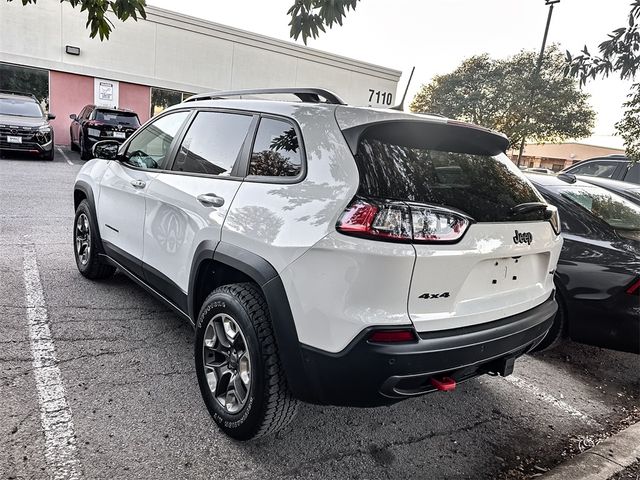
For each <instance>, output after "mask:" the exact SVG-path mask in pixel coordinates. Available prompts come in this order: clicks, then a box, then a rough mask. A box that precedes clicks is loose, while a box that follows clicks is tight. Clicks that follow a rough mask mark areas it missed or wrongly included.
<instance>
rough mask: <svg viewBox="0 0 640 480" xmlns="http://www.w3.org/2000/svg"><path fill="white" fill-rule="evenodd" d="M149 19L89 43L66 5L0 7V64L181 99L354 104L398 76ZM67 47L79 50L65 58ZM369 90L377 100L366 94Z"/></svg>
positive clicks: (219, 28)
mask: <svg viewBox="0 0 640 480" xmlns="http://www.w3.org/2000/svg"><path fill="white" fill-rule="evenodd" d="M146 11H147V20H140V21H138V22H135V21H132V20H129V21H126V22H124V23H123V22H120V21H118V20H115V19H114V20H113V23H114V25H115V28H114V31H113V32H112V34H111V36H110V38H109V40H108V41H104V42H101V41H100V40H99V39H91V38H89V32H88V31H87V28H86V26H85V23H86V13H85V12H80V9H79V8H76V9H73V8H71V6H70V5H69V4H68V2H62V3H60V1H59V0H38V3H37V4H36V5H26V6H23V5H22V2H21V1H15V2H6V1H0V25H1V28H0V62H5V63H10V64H16V65H24V66H31V67H39V68H44V69H47V70H54V71H59V72H65V73H72V74H78V75H86V76H90V77H97V78H104V79H108V80H117V81H122V82H128V83H132V84H139V85H148V86H153V87H161V88H165V89H172V90H178V91H185V92H193V93H199V92H203V91H212V90H227V89H241V88H258V87H262V88H268V87H324V88H328V89H330V90H334V91H335V93H337V94H338V95H339V96H340V97H342V98H343V99H344V100H345V101H346V102H347V103H350V104H352V105H362V106H365V105H372V106H381V107H382V106H388V105H386V104H385V105H383V104H382V103H375V102H376V100H378V99H381V98H383V97H382V93H385V94H387V95H385V96H384V98H385V99H388V98H389V94H391V95H392V96H393V99H392V101H393V102H394V103H395V101H396V98H395V97H396V88H397V85H398V80H399V78H400V74H401V72H399V71H397V70H393V69H390V68H386V67H381V66H378V65H373V64H370V63H366V62H361V61H359V60H355V59H351V58H346V57H342V56H340V55H334V54H330V53H327V52H322V51H319V50H315V49H312V48H307V47H304V46H302V45H298V44H295V43H293V42H285V41H282V40H278V39H274V38H270V37H267V36H264V35H259V34H255V33H252V32H247V31H244V30H239V29H237V28H232V27H228V26H225V25H220V24H217V23H213V22H209V21H205V20H202V19H198V18H194V17H190V16H187V15H182V14H179V13H176V12H171V11H168V10H163V9H160V8H157V7H152V6H147V8H146ZM67 45H70V46H74V47H79V48H80V55H79V56H74V55H69V54H67V53H66V51H65V47H66V46H67ZM371 91H373V92H380V95H373V96H372V95H371Z"/></svg>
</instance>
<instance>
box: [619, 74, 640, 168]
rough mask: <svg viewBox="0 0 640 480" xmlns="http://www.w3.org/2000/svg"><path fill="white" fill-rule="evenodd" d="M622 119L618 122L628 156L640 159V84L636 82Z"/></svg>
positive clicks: (634, 159)
mask: <svg viewBox="0 0 640 480" xmlns="http://www.w3.org/2000/svg"><path fill="white" fill-rule="evenodd" d="M623 106H624V107H625V111H624V115H623V116H622V120H620V121H619V122H618V123H616V130H617V132H618V135H620V136H621V137H622V140H623V142H624V146H625V149H626V153H627V156H628V157H629V158H631V159H632V160H633V161H635V162H637V161H638V160H640V84H638V83H635V84H634V85H633V87H632V88H631V93H629V95H628V100H627V101H626V102H625V103H624V105H623Z"/></svg>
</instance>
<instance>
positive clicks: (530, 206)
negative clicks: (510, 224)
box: [510, 202, 548, 215]
mask: <svg viewBox="0 0 640 480" xmlns="http://www.w3.org/2000/svg"><path fill="white" fill-rule="evenodd" d="M547 206H548V205H547V204H546V203H543V202H526V203H519V204H518V205H514V206H513V207H511V209H510V212H511V215H521V214H524V213H531V212H536V211H539V210H543V211H545V212H546V210H547Z"/></svg>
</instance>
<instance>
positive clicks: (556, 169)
mask: <svg viewBox="0 0 640 480" xmlns="http://www.w3.org/2000/svg"><path fill="white" fill-rule="evenodd" d="M563 168H564V164H562V163H554V164H553V165H552V166H551V170H553V171H554V172H559V171H560V170H562V169H563Z"/></svg>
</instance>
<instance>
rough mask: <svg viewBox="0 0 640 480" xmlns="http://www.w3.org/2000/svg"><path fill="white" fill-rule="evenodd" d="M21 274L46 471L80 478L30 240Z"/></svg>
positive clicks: (61, 479)
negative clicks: (42, 434) (47, 469)
mask: <svg viewBox="0 0 640 480" xmlns="http://www.w3.org/2000/svg"><path fill="white" fill-rule="evenodd" d="M23 275H24V286H25V301H26V311H27V321H28V325H29V340H30V344H31V354H32V355H33V374H34V377H35V381H36V389H37V391H38V403H39V404H40V422H41V424H42V430H43V431H44V438H45V459H46V462H47V467H48V468H49V475H50V477H51V478H53V479H55V480H75V479H81V478H82V467H81V465H80V461H79V460H78V456H77V446H76V436H75V430H74V426H73V419H72V415H71V408H70V407H69V404H68V402H67V398H66V394H65V389H64V385H63V383H62V374H61V373H60V369H59V368H58V362H57V360H56V351H55V345H54V343H53V339H52V338H51V330H50V329H49V316H48V313H47V308H46V305H45V302H44V295H43V292H42V284H41V283H40V272H39V270H38V264H37V261H36V248H35V245H33V244H26V245H24V247H23Z"/></svg>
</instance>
